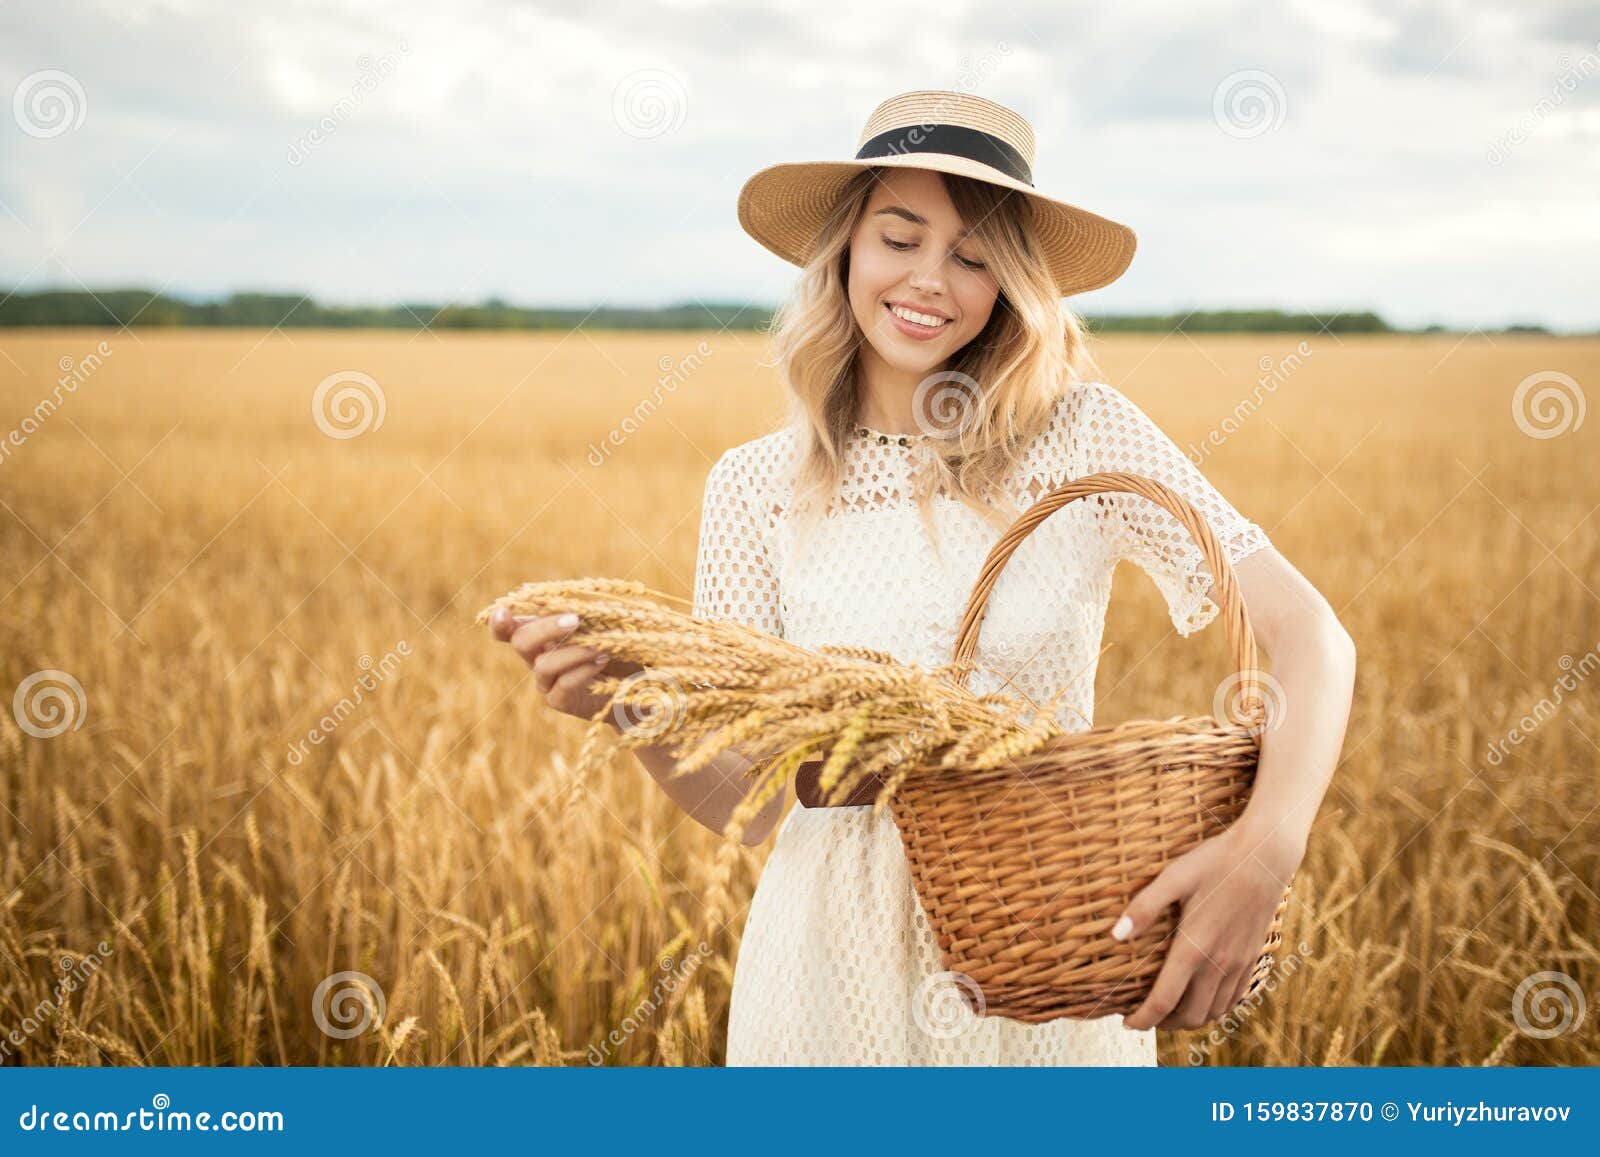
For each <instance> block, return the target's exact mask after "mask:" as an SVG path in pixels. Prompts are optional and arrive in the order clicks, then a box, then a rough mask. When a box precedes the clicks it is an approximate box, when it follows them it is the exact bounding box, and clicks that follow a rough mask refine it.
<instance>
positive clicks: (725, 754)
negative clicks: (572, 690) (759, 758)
mask: <svg viewBox="0 0 1600 1157" xmlns="http://www.w3.org/2000/svg"><path fill="white" fill-rule="evenodd" d="M607 718H608V719H609V721H610V723H611V726H612V727H613V728H616V729H617V730H619V731H620V730H621V728H620V727H619V726H618V724H617V722H616V719H615V718H614V716H612V714H611V713H610V712H607ZM630 750H632V752H633V753H634V755H635V756H637V757H638V760H639V763H640V764H641V765H642V766H643V767H644V769H645V770H646V771H648V772H649V773H650V777H651V778H652V779H654V780H655V781H656V783H657V784H658V785H659V786H660V788H661V790H662V791H663V792H665V793H666V795H667V797H668V798H669V799H671V800H672V801H673V802H674V803H676V804H677V805H678V806H679V807H681V808H682V809H683V810H684V811H686V812H688V813H689V815H690V817H691V818H693V819H694V820H695V821H696V822H697V823H700V824H703V825H705V826H706V827H708V828H710V829H711V830H712V831H714V832H716V833H717V834H719V835H720V834H721V833H722V831H723V829H724V828H725V827H727V824H728V820H729V819H731V818H732V816H733V812H734V809H735V808H737V807H738V806H739V804H740V802H741V801H742V800H743V799H744V798H745V796H746V795H747V794H748V793H749V790H750V788H751V786H752V783H751V781H750V780H749V779H748V778H746V772H747V771H748V770H749V768H750V765H751V762H752V761H751V759H750V758H749V757H748V756H746V755H744V754H743V753H742V752H741V751H740V750H739V749H738V748H737V747H730V748H729V749H728V750H726V751H722V752H718V753H717V754H716V755H715V756H713V757H712V759H711V762H710V763H708V764H707V765H706V766H705V767H703V768H701V769H700V770H699V771H694V772H691V773H689V774H688V775H678V776H675V775H674V773H675V772H676V771H677V767H678V763H677V758H678V753H677V752H676V751H674V750H673V749H672V748H671V747H669V746H667V745H665V744H650V745H647V746H641V747H635V748H631V749H630ZM764 782H766V781H763V783H764ZM793 794H794V787H793V784H789V785H786V786H785V787H784V789H783V790H782V791H780V792H778V793H776V794H775V795H774V796H773V797H772V799H771V800H769V801H768V802H767V803H765V804H764V805H762V808H761V810H760V811H758V812H757V813H756V814H755V816H754V817H753V818H752V819H751V820H750V822H749V823H748V824H747V825H746V826H745V829H744V835H743V837H742V842H743V843H745V844H747V845H751V844H759V843H761V841H762V840H764V839H766V838H767V836H769V835H770V834H771V833H772V829H773V828H774V827H775V826H776V825H777V823H778V820H779V818H780V817H781V816H782V815H783V808H784V804H785V803H787V802H788V801H789V799H791V798H792V796H793Z"/></svg>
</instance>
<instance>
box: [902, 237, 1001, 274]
mask: <svg viewBox="0 0 1600 1157" xmlns="http://www.w3.org/2000/svg"><path fill="white" fill-rule="evenodd" d="M883 243H884V244H885V245H887V246H888V247H889V248H890V249H893V250H894V251H895V252H897V253H904V252H905V251H906V250H907V249H915V248H916V247H917V246H916V243H915V242H913V241H896V240H895V239H894V238H893V237H884V238H883ZM955 258H956V260H957V261H959V262H961V264H962V265H963V266H964V267H966V268H967V269H971V270H973V271H974V272H976V271H977V270H979V269H987V268H988V266H987V265H985V264H984V263H983V262H981V261H973V260H970V259H968V258H966V257H962V256H961V255H960V254H956V255H955Z"/></svg>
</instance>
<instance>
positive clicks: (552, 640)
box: [489, 607, 643, 720]
mask: <svg viewBox="0 0 1600 1157" xmlns="http://www.w3.org/2000/svg"><path fill="white" fill-rule="evenodd" d="M577 625H578V616H576V615H572V614H568V615H513V614H512V613H511V611H510V610H508V609H507V608H505V607H496V608H495V609H494V611H493V612H491V613H490V615H489V633H490V634H491V635H493V636H494V637H495V638H496V639H498V640H499V641H500V642H502V643H510V644H511V649H512V650H513V651H515V652H516V653H517V654H518V655H519V656H520V657H521V658H522V661H523V662H524V663H526V664H527V665H528V666H529V667H531V668H532V669H533V680H534V683H535V685H536V686H537V687H538V688H539V693H540V694H541V695H543V696H544V697H545V701H546V702H548V703H549V704H550V706H551V707H554V708H555V709H556V710H557V711H560V712H561V713H563V714H565V715H576V716H577V717H578V718H580V719H588V720H592V719H594V718H595V716H597V715H598V714H599V713H600V712H601V710H602V709H604V707H605V706H606V704H607V703H608V702H609V701H610V696H608V695H601V694H598V693H596V692H595V691H594V690H592V689H591V686H590V684H591V683H592V682H593V681H594V680H595V679H596V678H598V677H599V676H600V674H601V673H602V672H604V673H605V674H607V675H627V674H630V673H632V672H634V671H639V670H642V669H643V668H641V667H640V666H639V664H637V663H629V662H626V661H622V660H617V659H610V657H609V656H606V655H602V654H601V652H600V651H598V650H596V649H595V648H593V647H580V646H577V645H576V644H565V645H563V644H562V640H563V639H565V638H566V637H567V636H568V635H569V634H571V633H572V631H573V629H574V628H575V627H577ZM608 660H609V661H608Z"/></svg>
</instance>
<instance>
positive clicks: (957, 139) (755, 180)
mask: <svg viewBox="0 0 1600 1157" xmlns="http://www.w3.org/2000/svg"><path fill="white" fill-rule="evenodd" d="M873 165H883V166H886V167H892V168H912V169H933V170H935V171H937V172H941V173H955V174H958V175H960V176H963V177H973V178H975V179H977V180H979V181H987V182H988V183H990V184H992V185H999V186H1001V187H1002V188H1006V189H1013V190H1015V191H1016V192H1018V193H1022V194H1024V195H1025V196H1027V197H1028V198H1030V199H1031V200H1032V201H1033V205H1034V210H1035V219H1036V221H1037V226H1036V232H1037V235H1038V238H1039V242H1040V244H1041V245H1042V247H1043V249H1044V252H1045V256H1046V262H1047V264H1048V266H1049V268H1050V271H1051V272H1052V273H1053V274H1054V275H1055V280H1056V285H1057V287H1058V288H1059V289H1060V291H1061V295H1062V296H1063V297H1066V296H1068V295H1069V294H1073V293H1083V292H1085V291H1086V290H1090V289H1099V288H1100V287H1101V286H1103V285H1109V284H1110V283H1111V282H1113V281H1115V280H1116V279H1117V278H1119V277H1121V276H1122V274H1123V272H1124V271H1125V270H1126V269H1127V268H1128V263H1129V262H1131V261H1132V260H1133V249H1134V245H1135V243H1136V240H1137V239H1136V238H1135V236H1134V232H1133V230H1132V229H1130V228H1128V227H1127V226H1126V225H1122V224H1119V223H1117V222H1116V221H1112V220H1109V219H1107V218H1105V217H1101V216H1099V215H1098V214H1095V213H1091V212H1089V211H1088V210H1087V209H1080V208H1078V207H1077V206H1076V205H1070V204H1068V203H1067V202H1065V201H1062V200H1059V199H1057V198H1055V197H1050V196H1047V195H1045V194H1044V193H1041V192H1039V191H1038V190H1037V189H1035V188H1034V187H1033V129H1032V128H1031V127H1030V126H1029V124H1028V122H1027V121H1026V120H1024V119H1023V118H1022V117H1021V116H1019V115H1018V114H1017V113H1015V112H1013V111H1011V110H1010V109H1008V108H1006V107H1005V106H1004V105H1001V104H996V103H995V102H994V101H992V100H985V99H984V98H983V97H981V96H973V95H972V94H971V93H962V92H949V91H943V90H939V89H923V90H919V91H917V92H908V93H902V94H901V95H900V96H894V97H890V98H889V99H888V100H886V101H884V102H883V103H882V104H880V105H879V106H878V107H877V108H876V109H875V110H873V113H872V116H871V117H870V118H869V119H868V120H867V127H866V128H864V129H862V130H861V139H860V141H859V142H858V144H857V148H856V154H855V157H854V158H853V159H851V160H834V161H788V162H784V163H783V164H778V165H771V166H768V167H767V168H765V169H762V170H760V171H759V172H757V173H756V174H755V175H754V176H753V177H751V178H750V179H749V180H747V181H746V182H745V183H744V188H742V189H740V190H739V224H740V225H742V226H743V227H744V230H745V232H746V233H748V234H750V236H752V237H754V238H755V239H756V240H757V241H759V242H761V244H762V245H764V246H766V247H767V248H768V249H770V250H771V251H772V252H774V253H776V254H777V255H778V256H779V257H781V258H783V259H784V260H785V261H787V262H789V263H791V264H793V265H802V266H803V265H804V264H805V263H806V260H807V257H808V256H809V253H810V249H811V246H812V245H813V243H814V242H815V239H816V235H817V231H818V230H819V229H820V228H821V227H822V225H823V223H824V222H825V221H826V220H827V217H828V214H829V212H830V211H831V210H832V209H833V208H834V206H835V205H836V204H837V203H838V199H839V195H840V193H842V192H843V190H844V187H845V185H846V184H848V183H849V181H850V179H851V178H852V177H854V176H855V175H856V174H857V173H858V172H860V171H861V170H862V169H865V168H868V167H870V166H873Z"/></svg>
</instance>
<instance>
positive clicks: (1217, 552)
mask: <svg viewBox="0 0 1600 1157" xmlns="http://www.w3.org/2000/svg"><path fill="white" fill-rule="evenodd" d="M1116 492H1120V493H1125V494H1137V495H1138V496H1140V497H1141V498H1147V499H1149V500H1150V501H1151V502H1154V503H1156V504H1157V505H1159V506H1161V507H1164V508H1165V509H1166V510H1168V511H1170V512H1171V513H1172V514H1173V515H1174V516H1175V517H1176V518H1177V519H1178V521H1179V522H1180V523H1182V524H1183V526H1184V529H1186V530H1187V531H1188V532H1189V534H1190V535H1191V536H1192V537H1193V538H1194V540H1195V542H1196V543H1198V544H1199V546H1200V553H1201V554H1203V555H1205V559H1206V565H1207V566H1208V567H1209V568H1210V569H1211V577H1212V581H1213V582H1214V583H1215V585H1216V591H1217V593H1216V602H1217V606H1218V607H1219V608H1220V611H1221V615H1222V622H1223V626H1224V628H1225V629H1226V631H1227V633H1228V649H1229V652H1230V653H1231V655H1232V658H1233V667H1234V670H1235V672H1237V686H1236V687H1234V688H1233V691H1234V692H1235V694H1232V695H1228V696H1226V697H1225V699H1226V700H1227V701H1228V702H1229V703H1230V704H1237V705H1239V706H1240V709H1241V711H1242V713H1243V714H1242V716H1241V717H1238V718H1233V719H1230V720H1229V722H1234V723H1239V724H1241V725H1244V726H1252V725H1255V724H1259V723H1260V722H1261V720H1262V718H1263V717H1264V715H1265V704H1264V703H1263V702H1262V698H1261V691H1260V681H1259V679H1258V677H1257V667H1256V662H1257V655H1256V636H1255V632H1254V631H1253V630H1252V629H1251V627H1250V617H1249V615H1248V614H1246V613H1245V606H1244V599H1243V598H1242V597H1240V595H1239V584H1238V581H1237V579H1236V578H1235V576H1234V573H1233V564H1232V563H1230V562H1229V561H1228V555H1227V552H1226V551H1224V550H1223V549H1222V544H1221V543H1220V542H1218V541H1217V536H1216V534H1215V533H1214V532H1213V531H1212V529H1211V526H1210V524H1209V523H1207V522H1206V520H1205V518H1204V516H1202V515H1201V513H1200V512H1199V511H1198V510H1196V509H1195V508H1194V507H1193V506H1192V505H1191V504H1190V503H1189V501H1188V500H1187V499H1186V498H1184V497H1183V495H1181V494H1179V493H1178V492H1177V491H1175V490H1173V489H1172V488H1171V487H1169V486H1166V485H1163V484H1162V483H1160V482H1157V481H1156V480H1155V479H1153V478H1145V477H1143V476H1142V475H1139V474H1123V473H1120V472H1116V471H1105V472H1102V473H1099V474H1085V475H1084V476H1083V477H1082V478H1074V479H1071V480H1070V481H1067V482H1063V483H1061V485H1059V486H1056V487H1054V488H1053V489H1051V490H1048V491H1046V492H1045V493H1044V494H1043V495H1041V496H1040V497H1039V500H1038V501H1037V502H1035V503H1034V504H1033V505H1032V506H1030V507H1029V508H1028V509H1027V510H1026V511H1024V512H1023V514H1022V516H1021V517H1019V518H1018V519H1017V520H1016V521H1015V522H1013V523H1012V524H1011V526H1010V528H1008V529H1007V530H1006V532H1005V533H1004V534H1003V535H1001V536H1000V540H999V541H998V542H997V543H995V545H994V548H993V549H992V550H990V551H989V557H988V558H986V559H985V560H984V563H983V569H982V570H981V571H980V572H979V574H978V581H977V582H975V583H974V584H973V586H972V595H971V597H970V598H969V599H968V600H967V610H966V614H964V615H963V616H962V617H961V627H960V630H959V632H958V633H957V636H956V647H955V661H956V662H957V663H958V664H960V666H959V667H958V670H957V675H956V679H957V681H958V682H960V683H963V684H965V682H966V677H967V673H968V672H969V671H970V670H971V668H972V665H973V663H972V657H973V655H974V653H975V652H976V651H977V649H978V628H979V626H980V625H981V624H982V622H983V617H984V615H985V614H986V613H987V612H988V609H989V594H990V592H991V591H993V590H994V584H995V583H996V582H997V581H998V580H999V578H1000V572H1001V571H1003V570H1004V569H1005V566H1006V562H1007V561H1008V560H1009V559H1010V558H1011V555H1012V553H1013V552H1014V551H1015V550H1016V549H1017V547H1018V546H1020V545H1021V544H1022V540H1023V539H1025V538H1027V537H1028V535H1030V534H1032V533H1033V530H1034V528H1035V527H1036V526H1038V525H1039V524H1040V523H1041V522H1043V521H1044V520H1045V519H1046V518H1048V517H1050V515H1051V514H1053V513H1055V512H1056V511H1057V510H1060V509H1061V508H1062V507H1063V506H1065V505H1066V504H1067V503H1069V502H1075V501H1077V500H1078V499H1080V498H1088V497H1090V496H1091V495H1095V494H1104V493H1116ZM1230 714H1231V712H1230Z"/></svg>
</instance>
